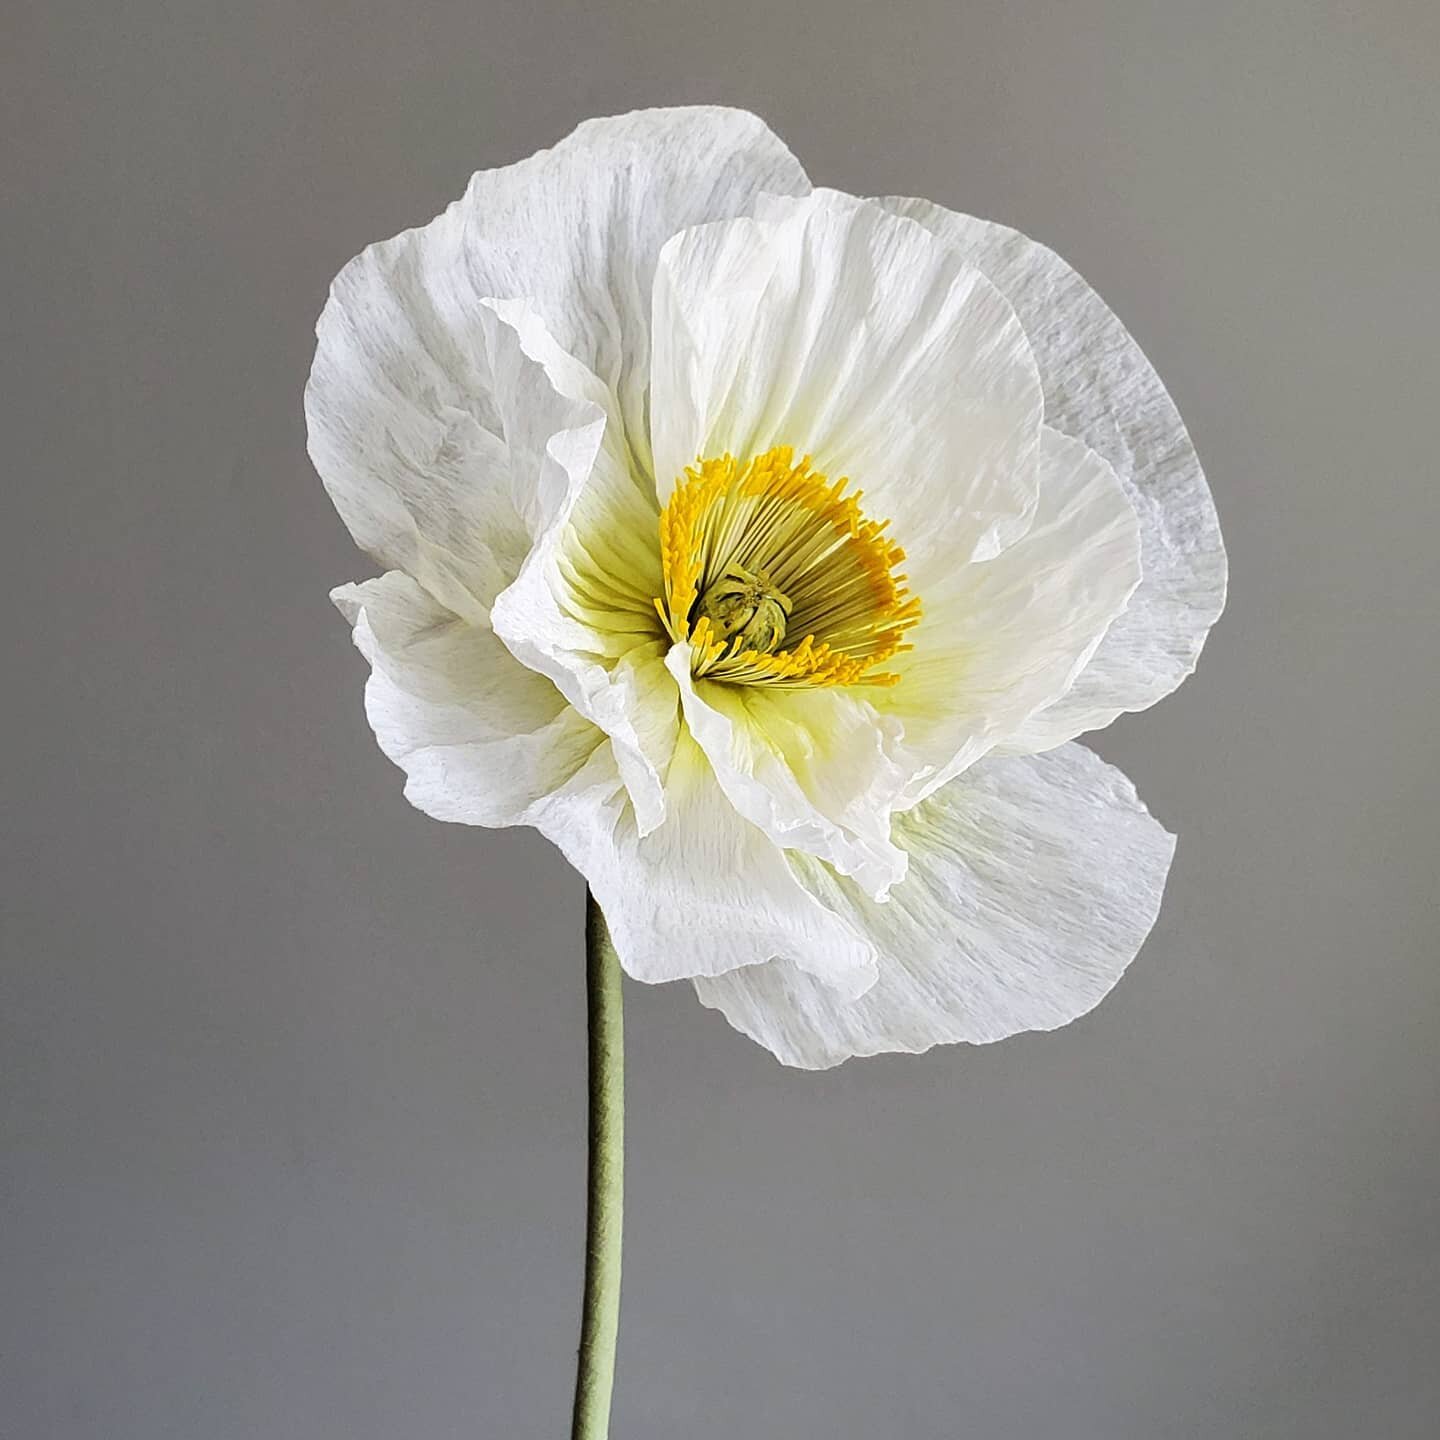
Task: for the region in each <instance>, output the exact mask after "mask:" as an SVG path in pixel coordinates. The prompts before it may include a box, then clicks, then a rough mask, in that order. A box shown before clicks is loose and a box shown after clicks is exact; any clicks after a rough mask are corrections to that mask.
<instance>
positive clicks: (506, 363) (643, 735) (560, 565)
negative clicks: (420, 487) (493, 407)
mask: <svg viewBox="0 0 1440 1440" xmlns="http://www.w3.org/2000/svg"><path fill="white" fill-rule="evenodd" d="M485 308H486V310H487V313H488V314H489V315H490V316H491V317H492V323H491V324H490V326H489V329H488V331H487V338H488V341H489V346H490V350H491V353H492V354H493V355H494V356H495V357H496V372H497V374H501V375H506V376H509V375H514V376H515V377H517V386H518V384H519V379H518V377H524V376H527V375H528V377H529V381H528V385H529V389H530V390H532V391H534V392H535V398H533V399H532V400H531V401H530V402H529V403H528V404H527V405H525V406H523V407H521V415H520V416H519V417H518V418H517V420H516V422H515V424H514V425H513V426H507V432H508V433H512V434H514V435H519V436H520V437H521V439H520V440H512V444H515V445H516V446H517V448H518V449H520V450H523V451H524V452H525V453H527V454H533V455H534V457H535V461H534V463H535V466H536V475H537V478H536V481H535V483H534V485H533V487H532V488H531V491H530V495H529V498H528V503H527V502H521V503H525V505H526V514H527V519H528V521H529V523H530V524H531V526H532V529H533V532H534V535H535V543H534V546H533V548H532V550H531V552H530V554H529V556H528V557H527V558H526V560H525V563H524V565H523V566H522V567H521V569H520V572H519V574H518V575H517V576H516V578H515V581H514V583H513V584H512V585H510V586H509V588H508V589H506V590H505V591H504V592H503V593H502V594H501V595H499V596H498V597H497V598H496V600H495V604H494V607H493V609H492V612H491V622H492V623H493V625H494V627H495V633H496V634H497V635H498V636H499V637H500V638H501V639H502V640H503V641H504V642H505V644H506V645H507V646H508V647H509V648H510V650H511V652H512V653H513V654H514V655H515V656H516V657H517V658H518V659H520V660H521V661H523V662H524V663H525V664H526V665H528V666H530V667H531V668H532V669H534V670H536V671H538V672H540V673H541V674H543V675H546V676H548V677H549V678H550V679H551V680H553V681H554V683H555V684H556V686H558V687H559V689H560V691H561V693H562V694H563V695H564V696H565V698H566V699H567V700H569V701H570V703H571V704H572V705H574V706H575V708H576V709H577V710H578V711H579V712H580V713H581V714H582V715H584V716H585V717H586V718H587V719H588V720H590V721H593V722H594V723H595V724H596V725H598V726H599V727H600V728H601V729H602V730H604V731H605V733H606V734H607V735H609V736H610V737H611V738H612V739H613V740H614V742H615V751H616V759H617V762H618V763H619V765H620V768H621V772H622V774H623V775H624V776H625V780H626V784H627V785H628V787H629V789H630V793H631V797H632V799H633V800H634V802H635V807H636V812H637V815H638V817H639V820H640V824H641V828H642V829H643V830H646V831H648V830H651V829H653V828H654V827H655V826H656V825H658V824H659V823H660V822H661V820H662V819H663V818H664V813H665V807H664V775H665V767H666V766H667V765H668V764H669V760H670V752H671V750H672V749H673V747H674V742H675V735H676V731H677V729H678V724H679V699H678V696H677V695H676V692H675V687H674V685H673V683H672V682H671V681H670V678H669V675H668V674H667V672H666V671H665V669H664V667H663V665H661V664H660V663H659V662H660V659H661V657H662V656H663V654H664V649H665V646H664V644H663V643H662V632H661V627H660V624H659V619H658V617H657V616H656V613H655V609H654V603H653V597H654V596H656V595H658V594H659V593H660V591H661V584H662V581H661V573H660V561H659V554H658V544H657V541H656V523H657V522H656V516H657V507H656V503H655V499H654V495H653V493H651V491H650V487H649V486H648V485H646V486H645V487H644V488H643V489H642V488H641V487H639V486H637V485H636V483H635V481H634V478H633V476H632V474H631V471H630V469H629V465H628V462H627V458H626V456H625V454H624V452H623V446H622V443H621V435H620V429H619V426H618V424H616V423H614V418H613V416H609V417H607V415H606V410H605V404H606V399H607V397H606V394H605V391H604V387H603V386H601V385H600V383H599V381H598V380H597V379H596V378H595V377H594V376H593V375H591V374H590V372H589V371H588V370H587V369H586V368H585V367H584V366H583V365H581V364H580V363H579V362H578V361H577V360H575V359H574V357H573V356H570V355H567V354H566V353H565V352H564V351H563V350H561V349H560V347H559V346H558V345H557V344H556V342H555V340H554V337H553V336H551V335H550V333H549V332H548V331H547V330H546V328H545V326H544V324H543V323H542V322H541V321H540V319H539V317H538V316H537V315H536V314H535V313H534V311H533V310H532V309H531V308H530V307H529V306H528V305H527V304H526V303H524V302H519V301H487V302H485ZM567 407H568V408H567ZM552 412H553V413H552ZM535 417H542V418H543V422H544V423H541V424H539V425H538V427H537V428H533V432H532V433H530V434H528V435H527V434H526V432H525V429H524V422H525V421H526V420H527V419H534V418H535ZM561 423H566V424H568V425H569V427H570V428H567V429H557V430H555V431H554V432H553V433H551V434H550V435H549V438H548V439H547V440H543V442H542V440H541V437H543V436H544V435H545V434H546V432H547V431H548V430H549V429H550V427H551V426H552V425H557V424H561ZM542 445H543V448H542Z"/></svg>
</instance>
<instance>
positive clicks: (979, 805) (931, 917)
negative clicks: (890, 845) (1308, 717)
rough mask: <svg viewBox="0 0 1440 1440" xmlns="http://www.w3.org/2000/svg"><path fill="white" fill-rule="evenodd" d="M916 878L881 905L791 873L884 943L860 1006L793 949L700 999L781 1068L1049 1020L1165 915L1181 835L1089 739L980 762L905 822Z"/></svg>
mask: <svg viewBox="0 0 1440 1440" xmlns="http://www.w3.org/2000/svg"><path fill="white" fill-rule="evenodd" d="M896 839H897V840H898V842H899V843H900V844H901V845H902V846H903V847H904V848H905V849H906V850H908V851H909V854H910V874H909V876H908V878H907V879H906V881H905V883H904V884H903V885H900V886H897V887H896V889H895V891H894V893H893V894H892V896H891V898H890V900H889V901H888V902H886V903H885V904H883V905H877V904H875V903H873V902H872V901H869V900H867V899H866V898H865V897H864V896H863V895H861V894H859V893H858V891H857V890H856V889H855V887H854V886H853V885H851V884H849V883H848V882H845V881H841V880H837V879H836V878H835V877H834V876H833V875H831V874H830V873H829V872H827V871H825V870H824V868H823V867H822V866H820V865H817V864H816V863H815V862H813V861H800V862H797V865H796V869H797V872H801V873H803V874H804V875H805V877H806V879H807V883H809V884H810V885H811V887H812V888H813V889H814V891H815V893H816V894H817V895H819V896H820V897H821V899H822V900H824V902H825V903H826V905H828V906H830V907H832V908H834V909H836V910H838V911H840V912H841V913H843V914H845V915H847V916H849V917H850V918H851V919H852V920H853V921H854V923H855V924H856V925H857V926H859V927H861V928H863V929H864V930H865V931H866V932H867V933H868V934H869V935H870V936H871V937H872V939H873V940H874V942H875V946H876V949H877V951H878V954H879V961H878V963H879V975H878V978H877V979H876V982H875V984H874V986H872V987H871V989H869V990H868V991H866V992H865V994H864V995H862V996H861V997H860V998H859V999H858V1000H850V999H848V998H846V997H845V996H841V995H837V994H835V993H834V992H833V991H831V990H830V989H829V988H828V987H827V986H826V985H825V984H824V983H823V982H821V981H818V980H817V979H816V978H815V977H813V976H812V975H809V974H806V973H805V972H804V971H802V970H801V969H799V968H798V966H797V965H796V964H794V963H793V962H792V960H784V961H776V962H773V963H772V964H769V965H765V966H763V967H760V968H758V969H750V970H743V971H737V972H736V973H735V974H733V975H726V976H721V977H718V978H713V979H705V980H698V981H697V982H696V987H695V988H696V990H697V992H698V993H699V995H700V998H701V1000H703V1001H704V1002H705V1004H707V1005H710V1006H713V1007H714V1008H716V1009H718V1010H721V1011H722V1012H723V1013H724V1015H725V1017H726V1019H728V1020H729V1021H730V1023H731V1024H732V1025H734V1026H735V1027H736V1029H738V1030H741V1031H743V1032H744V1033H745V1034H746V1035H749V1036H750V1037H751V1038H752V1039H754V1040H756V1041H758V1042H759V1043H760V1044H762V1045H764V1046H765V1047H766V1048H767V1049H769V1050H771V1051H772V1052H773V1053H774V1054H775V1055H776V1056H777V1057H778V1058H779V1059H780V1060H782V1061H784V1062H785V1064H787V1065H797V1066H802V1067H805V1068H807V1069H823V1068H825V1067H827V1066H830V1065H837V1064H839V1063H840V1062H841V1061H842V1060H845V1059H847V1058H848V1057H850V1056H852V1055H874V1054H879V1053H881V1052H884V1051H905V1052H910V1053H918V1052H920V1051H923V1050H927V1049H929V1048H930V1047H931V1046H932V1045H941V1044H951V1043H954V1042H957V1041H962V1040H963V1041H970V1042H972V1043H983V1042H987V1041H991V1040H1000V1039H1003V1038H1004V1037H1005V1036H1007V1035H1013V1034H1015V1033H1017V1032H1018V1031H1022V1030H1052V1029H1055V1028H1057V1027H1058V1026H1061V1025H1065V1024H1067V1023H1069V1022H1070V1021H1071V1020H1074V1019H1076V1018H1077V1017H1078V1016H1080V1015H1083V1014H1085V1012H1086V1011H1088V1010H1090V1009H1091V1008H1092V1007H1093V1006H1095V1005H1096V1004H1098V1003H1099V1001H1100V1000H1101V999H1102V998H1103V997H1104V996H1105V995H1106V994H1107V993H1108V992H1109V990H1110V989H1111V987H1112V986H1113V985H1114V984H1115V982H1116V981H1117V980H1118V979H1119V978H1120V976H1121V974H1122V973H1123V972H1124V970H1125V967H1126V966H1127V965H1128V964H1129V963H1130V961H1131V959H1132V958H1133V957H1134V955H1135V953H1136V952H1137V951H1138V950H1139V948H1140V946H1141V944H1142V943H1143V941H1144V939H1145V937H1146V935H1147V934H1149V932H1150V928H1151V926H1152V925H1153V924H1154V922H1155V917H1156V915H1157V914H1158V912H1159V908H1160V898H1161V894H1162V892H1163V890H1164V886H1165V877H1166V873H1167V871H1168V870H1169V866H1170V858H1171V855H1172V853H1173V851H1174V843H1175V842H1174V838H1173V837H1172V836H1170V835H1168V834H1167V833H1166V832H1165V830H1164V829H1163V828H1162V827H1161V826H1160V825H1159V824H1158V823H1157V822H1156V821H1155V820H1154V819H1152V818H1151V816H1150V815H1149V813H1148V812H1147V811H1146V809H1145V807H1144V806H1143V805H1142V804H1141V803H1140V801H1139V800H1138V799H1137V797H1136V795H1135V790H1134V787H1133V786H1132V785H1131V784H1130V782H1129V781H1128V780H1127V779H1126V778H1125V777H1124V776H1123V775H1122V774H1121V773H1120V772H1119V771H1118V770H1115V769H1113V768H1112V767H1110V766H1109V765H1106V764H1105V763H1104V762H1103V761H1102V760H1100V759H1099V758H1098V757H1097V756H1095V755H1093V754H1091V753H1090V752H1089V751H1088V750H1085V749H1084V748H1082V747H1081V746H1078V745H1066V746H1064V747H1062V748H1060V749H1057V750H1054V751H1051V752H1050V753H1049V754H1046V755H1037V756H1025V757H1017V758H1011V759H992V760H987V761H985V762H984V763H983V764H981V765H978V766H976V767H975V768H974V769H973V770H970V771H968V772H967V773H966V774H965V775H963V776H962V777H960V778H959V779H958V780H955V781H952V782H951V784H950V785H948V786H947V787H946V788H945V789H943V790H941V791H939V792H938V793H937V794H936V795H934V796H932V797H931V798H930V799H929V800H927V801H926V802H925V803H924V804H923V805H922V806H920V807H919V808H918V809H917V810H914V811H911V812H909V813H908V814H907V815H904V816H902V817H901V818H900V819H899V820H898V821H897V824H896Z"/></svg>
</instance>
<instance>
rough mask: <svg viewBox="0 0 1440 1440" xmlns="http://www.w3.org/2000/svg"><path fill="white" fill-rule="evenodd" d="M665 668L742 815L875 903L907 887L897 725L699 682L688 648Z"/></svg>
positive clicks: (859, 712)
mask: <svg viewBox="0 0 1440 1440" xmlns="http://www.w3.org/2000/svg"><path fill="white" fill-rule="evenodd" d="M665 663H666V665H667V667H668V669H669V671H670V673H671V675H673V676H674V678H675V682H676V684H677V685H678V686H679V688H680V699H681V704H682V707H683V709H684V714H685V723H686V726H687V727H688V729H689V732H690V734H691V735H692V736H693V737H694V739H695V741H696V742H697V743H698V744H699V746H700V748H701V749H702V750H703V751H704V752H705V755H706V757H707V758H708V759H709V761H710V764H711V766H712V767H713V768H714V771H715V777H716V779H717V781H718V782H719V786H720V789H721V790H722V791H723V792H724V794H725V796H726V797H727V798H728V799H729V801H730V803H731V804H732V805H734V807H735V808H736V809H737V810H738V811H739V812H740V814H742V815H743V816H744V817H745V818H746V819H747V820H749V821H750V822H751V823H752V824H753V825H758V826H759V827H760V829H761V830H763V831H764V832H765V834H766V835H768V836H769V837H770V839H771V840H772V841H773V842H774V843H775V844H776V845H777V846H779V847H780V848H781V849H787V850H803V851H805V852H806V853H807V854H809V855H814V856H817V857H818V858H820V859H822V860H825V861H828V862H829V863H830V864H831V865H833V866H834V867H835V868H836V870H838V871H839V872H840V873H841V874H842V875H851V876H853V877H854V878H855V881H856V883H857V884H858V885H859V886H860V887H861V888H862V889H863V890H864V891H865V892H866V893H867V894H870V895H874V896H876V897H881V896H884V895H885V894H886V893H887V892H888V890H889V888H890V886H891V885H893V884H895V883H896V882H897V881H899V880H901V879H903V878H904V875H905V855H904V853H903V852H902V851H901V850H899V849H897V848H896V846H895V845H894V844H893V843H892V841H891V839H890V815H891V812H892V811H893V810H894V808H895V806H896V804H897V802H898V800H899V797H900V795H901V794H902V792H903V791H904V788H905V782H906V780H907V779H908V777H909V771H908V770H906V769H903V768H902V767H901V766H900V765H899V764H897V762H896V761H895V759H894V758H893V756H892V754H891V750H892V749H893V748H894V747H895V745H896V743H897V741H898V739H899V735H900V726H899V725H898V724H897V723H896V722H895V721H893V720H889V719H886V718H885V717H884V716H881V715H879V714H877V712H876V711H875V710H874V708H873V707H872V706H871V705H870V704H869V703H868V702H867V701H865V700H863V699H861V698H859V697H858V696H856V695H853V694H850V693H847V692H845V691H841V690H820V689H816V690H805V691H771V690H767V689H765V688H764V687H763V686H748V685H726V684H717V683H715V682H713V681H706V680H695V679H694V678H693V677H692V676H691V673H690V646H689V645H688V644H686V643H684V642H681V643H680V644H677V645H675V646H674V647H673V648H672V649H671V651H670V653H669V655H668V656H667V657H666V662H665ZM777 858H778V857H777Z"/></svg>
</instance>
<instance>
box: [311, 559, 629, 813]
mask: <svg viewBox="0 0 1440 1440" xmlns="http://www.w3.org/2000/svg"><path fill="white" fill-rule="evenodd" d="M333 598H334V600H335V603H336V605H337V606H339V608H340V610H341V612H342V613H343V614H344V615H345V616H346V617H347V619H349V620H350V622H351V624H352V625H353V626H354V627H355V628H354V638H355V644H356V646H357V647H358V648H359V650H360V652H361V653H362V654H363V655H364V656H365V658H366V659H367V660H368V661H369V662H370V664H371V667H372V668H371V674H370V679H369V681H368V682H367V684H366V686H365V712H366V714H367V716H368V717H369V719H370V724H371V726H372V728H373V729H374V731H375V737H376V739H377V740H378V741H379V742H380V748H381V749H382V750H384V752H385V753H386V755H388V756H389V757H390V759H392V760H393V761H394V762H395V763H396V764H397V765H399V766H400V767H401V769H403V770H404V771H405V774H406V784H405V796H406V798H407V799H408V800H409V801H410V803H411V804H412V805H414V806H416V807H417V808H418V809H420V810H423V811H425V813H426V814H427V815H433V816H434V817H435V818H436V819H437V820H455V821H459V822H461V823H463V824H468V825H490V826H502V825H517V824H521V823H523V822H524V820H525V815H526V811H527V810H528V809H529V807H530V806H532V805H534V804H535V803H536V802H537V801H538V800H540V799H541V798H542V797H543V796H545V795H548V794H550V793H551V792H552V791H554V790H557V789H559V788H560V787H561V786H563V785H564V784H565V783H566V782H567V781H569V780H570V779H571V778H572V777H573V776H574V774H575V773H576V771H578V770H579V769H580V767H581V766H582V765H583V764H584V763H585V761H586V760H587V759H588V758H589V757H590V755H591V754H592V753H593V752H594V750H595V749H596V747H597V746H599V745H601V744H603V743H604V736H603V735H602V734H601V733H600V731H599V730H597V729H596V728H595V727H594V726H593V725H591V724H590V723H589V722H588V721H586V720H585V719H583V718H582V717H581V716H580V715H578V714H577V713H576V712H575V711H574V710H573V709H572V708H571V707H570V706H568V705H567V704H566V703H565V701H564V698H563V697H562V696H561V694H560V692H559V691H558V690H556V689H555V687H554V686H553V685H552V684H551V683H550V682H549V681H548V680H546V679H545V678H544V677H543V676H540V675H537V674H535V673H534V672H533V671H531V670H527V669H526V668H525V667H524V666H523V665H521V664H520V663H519V662H518V661H517V660H515V659H514V657H513V656H511V655H510V653H509V652H508V651H507V650H506V649H505V647H504V646H503V645H501V644H500V642H499V641H498V640H497V639H496V638H495V636H494V635H492V634H491V633H490V631H489V630H488V629H487V628H485V627H484V626H483V625H482V626H477V625H472V624H470V623H469V622H468V621H466V620H463V619H461V618H460V617H459V616H457V615H455V614H453V613H452V612H451V611H449V610H446V609H445V608H444V607H443V606H441V605H439V604H437V603H436V601H434V600H433V599H431V597H430V596H429V595H428V594H427V593H426V592H425V591H424V590H423V589H422V588H421V587H420V586H419V585H418V584H417V583H416V582H415V581H414V580H412V579H411V578H410V577H409V576H408V575H404V574H401V573H400V572H399V571H394V570H392V571H391V572H390V573H389V574H387V575H382V576H380V577H379V578H378V579H375V580H367V581H365V582H364V583H363V584H359V585H343V586H341V587H340V588H339V589H337V590H336V591H335V592H334V597H333Z"/></svg>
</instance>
